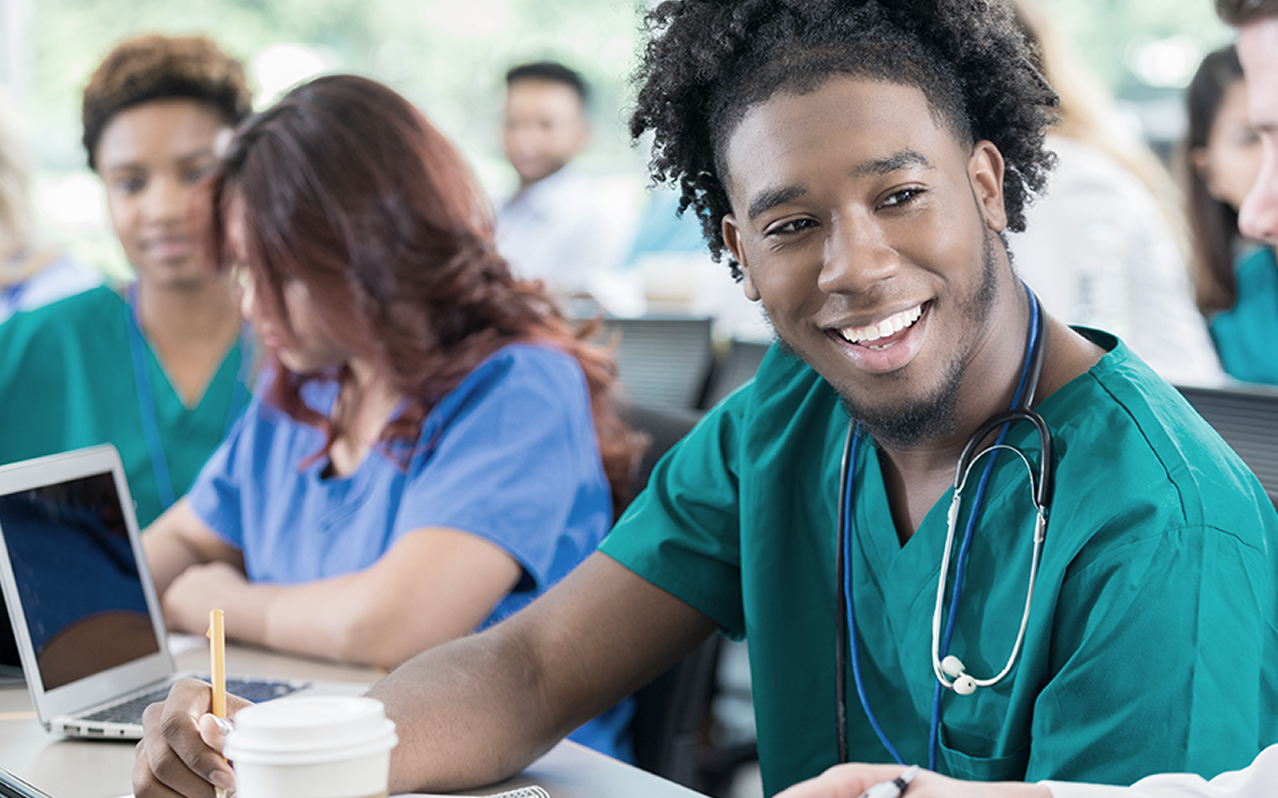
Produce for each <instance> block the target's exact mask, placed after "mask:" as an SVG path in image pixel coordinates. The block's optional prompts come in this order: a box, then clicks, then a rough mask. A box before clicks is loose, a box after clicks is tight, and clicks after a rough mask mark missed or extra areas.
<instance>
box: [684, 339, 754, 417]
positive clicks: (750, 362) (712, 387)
mask: <svg viewBox="0 0 1278 798" xmlns="http://www.w3.org/2000/svg"><path fill="white" fill-rule="evenodd" d="M770 346H771V344H765V343H763V342H761V341H741V340H738V339H736V338H734V339H732V341H731V342H730V343H729V344H728V351H727V352H724V354H723V356H722V357H720V358H719V359H718V360H716V361H715V363H714V368H713V369H711V371H710V379H709V380H708V381H707V382H706V391H705V394H703V395H702V397H701V404H700V407H702V408H703V409H706V410H709V409H710V408H712V407H714V406H715V405H717V404H718V403H719V401H720V400H721V399H723V397H725V396H727V395H728V394H730V393H732V392H733V391H734V390H736V389H737V388H738V387H740V386H741V385H742V384H744V383H745V382H747V381H749V380H750V379H752V378H753V377H754V373H755V372H756V371H758V370H759V363H761V362H762V361H763V356H764V355H766V354H767V353H768V348H769V347H770Z"/></svg>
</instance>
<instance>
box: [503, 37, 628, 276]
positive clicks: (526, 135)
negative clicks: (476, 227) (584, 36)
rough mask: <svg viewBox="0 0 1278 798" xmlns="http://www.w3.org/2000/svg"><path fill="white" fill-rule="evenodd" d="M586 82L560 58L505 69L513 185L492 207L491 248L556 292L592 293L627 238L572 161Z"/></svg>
mask: <svg viewBox="0 0 1278 798" xmlns="http://www.w3.org/2000/svg"><path fill="white" fill-rule="evenodd" d="M588 99H589V89H588V87H587V85H586V82H585V81H584V80H583V79H582V77H581V75H580V74H578V73H577V72H576V71H574V70H572V69H569V68H568V67H566V66H564V65H563V64H559V63H556V62H553V61H538V62H535V63H529V64H521V65H519V66H516V67H514V68H512V69H511V70H510V71H508V72H507V73H506V106H505V128H504V134H503V137H502V142H503V146H504V147H505V150H506V157H507V158H509V159H510V164H511V166H513V167H514V169H515V172H516V173H517V174H518V175H519V189H518V190H517V191H516V192H515V194H514V195H513V196H511V198H510V199H509V200H507V202H506V203H505V204H504V205H503V206H502V207H501V210H500V211H498V213H497V248H498V250H499V251H500V252H501V254H502V256H503V257H505V258H506V260H507V261H509V262H510V265H511V269H512V270H513V271H514V273H515V274H516V275H517V276H519V277H523V278H526V279H540V280H544V281H545V282H546V284H547V286H548V287H549V288H550V289H551V291H552V292H554V293H555V294H558V295H559V296H561V297H566V296H576V295H582V294H588V293H590V288H589V283H590V277H591V275H592V274H597V273H598V272H599V271H600V270H604V269H609V268H612V267H614V266H616V265H617V263H618V262H619V261H620V259H621V255H622V250H623V249H624V248H625V246H626V245H627V244H628V243H629V241H628V239H627V237H626V236H625V235H622V234H620V232H621V231H619V230H618V228H619V227H624V224H620V223H619V221H618V219H617V214H616V212H615V211H610V209H609V205H610V203H609V202H608V201H607V198H606V196H605V195H604V192H602V191H601V189H600V186H599V185H598V183H597V182H596V181H594V180H593V179H591V178H590V177H588V176H587V175H585V174H583V173H582V172H581V171H580V170H578V169H576V168H575V167H573V166H572V165H571V161H572V160H573V158H575V157H576V156H577V154H578V153H579V152H581V150H582V149H583V148H584V147H585V146H586V143H587V142H588V141H589V137H590V127H589V122H588V120H587V114H586V105H587V101H588Z"/></svg>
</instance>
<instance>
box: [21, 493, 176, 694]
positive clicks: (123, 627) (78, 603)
mask: <svg viewBox="0 0 1278 798" xmlns="http://www.w3.org/2000/svg"><path fill="white" fill-rule="evenodd" d="M0 526H3V529H4V540H5V543H6V544H7V545H8V547H9V551H8V554H9V561H10V562H11V563H12V567H13V576H14V581H15V582H16V585H17V589H18V596H19V597H20V598H21V601H22V607H23V614H24V615H25V618H26V626H27V632H28V633H29V634H30V638H31V644H32V647H33V648H34V649H35V655H36V664H37V666H38V668H39V671H40V674H39V675H40V680H41V682H42V683H43V685H44V689H45V690H53V689H56V688H58V687H61V686H63V685H66V684H69V683H71V682H74V681H76V680H78V679H82V678H84V677H86V676H91V675H93V674H95V673H98V672H100V671H104V670H107V669H109V668H113V667H115V666H118V665H122V664H124V663H127V662H132V661H134V660H136V659H138V658H140V657H145V656H147V655H150V654H156V653H158V652H159V651H160V646H159V642H158V641H157V639H156V636H155V630H154V628H153V626H152V623H151V618H150V616H149V615H148V613H147V604H146V594H145V593H144V592H143V589H142V581H141V576H140V574H139V572H138V563H137V560H136V559H135V558H134V555H133V548H132V546H131V545H130V541H129V532H128V527H127V525H126V521H125V518H124V510H123V507H122V506H121V504H120V497H119V493H118V492H117V491H116V487H115V482H114V480H113V478H112V474H111V472H110V471H109V470H108V471H104V472H102V473H99V474H92V475H90V476H86V477H82V478H78V479H72V480H69V481H66V482H59V483H56V484H51V485H44V486H41V487H37V488H33V489H31V490H24V491H18V492H14V493H9V494H5V495H0Z"/></svg>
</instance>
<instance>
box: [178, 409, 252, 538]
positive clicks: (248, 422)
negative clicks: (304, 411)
mask: <svg viewBox="0 0 1278 798" xmlns="http://www.w3.org/2000/svg"><path fill="white" fill-rule="evenodd" d="M259 387H260V384H259ZM260 396H261V393H260V392H259V393H258V394H257V395H256V396H255V397H254V398H253V399H252V400H251V401H250V403H249V406H248V407H246V408H245V409H244V412H243V413H242V414H241V415H240V417H239V418H238V419H237V420H236V422H235V424H234V425H233V426H232V427H231V431H230V433H228V434H227V436H226V439H225V440H223V441H222V443H221V444H220V445H219V446H218V447H217V449H215V450H213V454H212V455H211V456H210V457H209V459H208V460H207V461H206V462H205V463H204V467H203V468H201V469H200V473H199V474H198V475H197V476H196V478H195V481H194V482H193V483H191V488H190V489H189V490H188V491H187V492H186V496H185V497H184V498H185V500H186V503H187V506H189V507H190V508H191V510H192V512H194V513H195V516H196V517H197V518H199V519H200V520H201V521H203V522H204V525H205V526H207V527H208V528H209V529H210V530H212V532H213V534H215V535H217V536H218V537H219V538H221V539H222V540H223V541H225V542H226V543H229V544H230V545H232V546H234V547H235V548H237V549H240V550H243V548H244V522H243V518H244V514H243V510H242V499H243V497H242V492H241V480H243V479H245V478H246V475H245V474H244V472H243V471H244V469H243V468H242V466H239V465H238V461H240V460H241V459H242V458H241V457H240V453H241V452H242V451H243V450H244V449H245V448H247V446H248V444H247V439H248V437H249V436H250V435H251V434H252V430H253V429H255V428H256V427H257V425H258V424H259V423H260V422H261V414H262V400H261V398H260ZM248 476H249V477H250V478H251V475H248Z"/></svg>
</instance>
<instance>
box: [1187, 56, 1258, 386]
mask: <svg viewBox="0 0 1278 798" xmlns="http://www.w3.org/2000/svg"><path fill="white" fill-rule="evenodd" d="M1185 103H1186V111H1187V118H1188V123H1187V127H1186V132H1185V142H1184V153H1183V158H1182V168H1183V179H1184V182H1185V194H1186V212H1187V215H1188V218H1189V229H1190V233H1191V234H1192V236H1193V245H1194V283H1195V286H1196V288H1197V292H1198V308H1199V310H1201V311H1202V313H1203V315H1204V316H1206V317H1207V319H1208V320H1209V322H1210V325H1211V335H1212V339H1213V340H1214V341H1215V344H1216V351H1217V353H1218V354H1219V355H1220V361H1221V364H1222V365H1223V366H1224V367H1225V372H1226V373H1228V374H1229V376H1231V377H1234V378H1235V379H1239V380H1245V381H1247V382H1264V383H1270V384H1278V347H1275V346H1274V342H1275V341H1278V263H1276V262H1275V259H1274V247H1273V245H1272V244H1264V243H1258V242H1254V241H1247V240H1246V239H1245V238H1243V236H1242V234H1241V233H1240V232H1239V230H1238V208H1239V207H1240V206H1241V205H1242V201H1243V197H1245V196H1247V191H1248V190H1249V189H1250V188H1251V186H1252V184H1253V183H1254V182H1255V180H1256V175H1257V174H1259V172H1260V159H1261V150H1260V136H1259V134H1258V133H1257V132H1256V129H1255V127H1253V126H1252V124H1251V121H1250V120H1249V119H1248V116H1247V84H1246V81H1245V80H1244V78H1243V71H1242V64H1241V63H1239V61H1238V51H1237V49H1236V48H1235V46H1234V45H1232V44H1231V45H1229V46H1227V47H1223V48H1221V49H1219V50H1216V51H1215V52H1212V53H1209V54H1208V55H1207V57H1205V58H1204V59H1203V61H1202V63H1201V64H1200V65H1199V67H1198V71H1197V72H1196V73H1195V74H1194V78H1193V80H1192V81H1190V84H1189V88H1188V90H1187V91H1186V93H1185Z"/></svg>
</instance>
